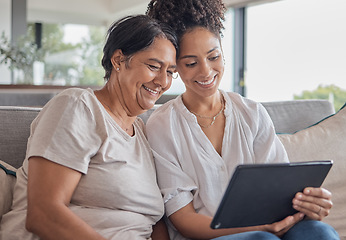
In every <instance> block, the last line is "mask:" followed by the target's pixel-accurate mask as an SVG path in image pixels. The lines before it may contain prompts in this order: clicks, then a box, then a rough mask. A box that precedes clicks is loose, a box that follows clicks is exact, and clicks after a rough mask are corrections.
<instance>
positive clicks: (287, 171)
mask: <svg viewBox="0 0 346 240" xmlns="http://www.w3.org/2000/svg"><path fill="white" fill-rule="evenodd" d="M332 164H333V162H332V161H331V160H326V161H311V162H298V163H277V164H249V165H238V166H237V167H236V169H235V171H234V173H233V176H232V178H231V180H230V182H229V184H228V187H227V189H226V191H225V193H224V196H223V198H222V200H221V203H220V205H219V207H218V209H217V211H216V214H215V216H214V218H213V220H212V223H211V225H210V227H211V228H213V229H219V228H233V227H248V226H256V225H263V224H270V223H274V222H277V221H280V220H283V219H284V218H285V217H287V216H289V215H292V214H294V213H296V212H297V211H296V210H295V209H293V207H292V199H293V198H294V196H295V194H296V193H297V192H301V191H302V190H303V189H304V188H305V187H320V186H321V185H322V183H323V181H324V179H325V177H326V176H327V174H328V172H329V170H330V168H331V166H332Z"/></svg>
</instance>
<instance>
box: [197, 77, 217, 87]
mask: <svg viewBox="0 0 346 240" xmlns="http://www.w3.org/2000/svg"><path fill="white" fill-rule="evenodd" d="M215 79H216V78H215V76H214V77H213V78H212V79H210V80H209V81H203V82H199V81H196V83H198V84H201V85H203V86H207V85H209V84H211V83H213V82H214V81H215Z"/></svg>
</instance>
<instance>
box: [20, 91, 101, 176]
mask: <svg viewBox="0 0 346 240" xmlns="http://www.w3.org/2000/svg"><path fill="white" fill-rule="evenodd" d="M96 129H97V126H96V122H95V120H94V116H93V114H92V112H91V110H90V108H89V107H88V106H87V104H86V102H85V101H83V98H82V95H76V96H73V95H72V96H71V95H68V94H61V95H58V96H56V97H55V98H53V99H52V100H51V101H50V102H49V103H48V104H47V105H46V106H45V107H44V108H43V109H42V111H41V113H40V114H39V115H38V117H37V118H36V119H35V120H34V122H33V123H32V126H31V135H30V138H29V142H28V150H27V158H29V157H31V156H40V157H44V158H46V159H48V160H50V161H52V162H55V163H58V164H61V165H64V166H66V167H69V168H72V169H74V170H77V171H80V172H82V173H84V174H86V173H87V169H88V164H89V162H90V158H91V157H92V156H93V155H94V154H96V152H97V149H98V148H99V146H100V144H101V139H100V137H99V136H98V134H97V131H96Z"/></svg>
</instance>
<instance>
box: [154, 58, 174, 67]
mask: <svg viewBox="0 0 346 240" xmlns="http://www.w3.org/2000/svg"><path fill="white" fill-rule="evenodd" d="M149 60H151V61H154V62H157V63H159V64H161V65H163V64H164V62H163V61H161V60H159V59H157V58H149ZM168 68H177V65H169V66H168Z"/></svg>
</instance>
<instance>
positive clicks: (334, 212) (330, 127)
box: [279, 106, 346, 239]
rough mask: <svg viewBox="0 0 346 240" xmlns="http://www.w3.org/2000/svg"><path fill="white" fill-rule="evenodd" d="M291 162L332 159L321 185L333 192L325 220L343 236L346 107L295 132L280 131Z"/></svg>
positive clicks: (345, 217)
mask: <svg viewBox="0 0 346 240" xmlns="http://www.w3.org/2000/svg"><path fill="white" fill-rule="evenodd" d="M279 138H280V140H281V142H282V143H283V145H284V146H285V148H286V150H287V153H288V156H289V158H290V161H292V162H299V161H312V160H324V159H331V160H333V161H334V165H333V167H332V168H331V171H330V172H329V174H328V176H327V178H326V180H325V182H324V183H323V187H324V188H326V189H328V190H329V191H331V192H332V194H333V198H332V200H333V203H334V206H333V208H332V209H331V212H330V215H329V216H328V217H326V218H325V220H324V221H325V222H327V223H329V224H330V225H332V226H333V227H334V228H335V229H336V230H337V231H338V233H339V234H340V237H341V238H342V239H346V227H345V224H346V204H345V203H346V188H345V184H346V107H345V106H344V107H343V108H342V109H340V110H339V111H338V112H337V113H336V114H333V115H331V116H329V117H327V118H325V119H323V120H322V121H320V122H318V123H316V124H314V125H313V126H311V127H309V128H306V129H304V130H301V131H298V132H296V133H294V134H282V135H279Z"/></svg>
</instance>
